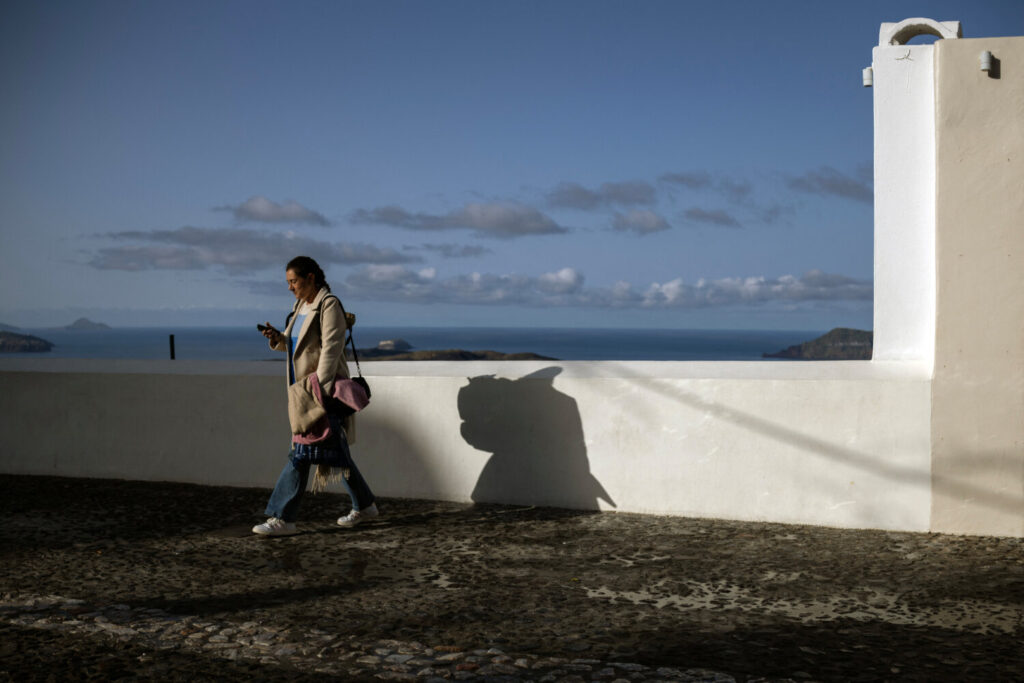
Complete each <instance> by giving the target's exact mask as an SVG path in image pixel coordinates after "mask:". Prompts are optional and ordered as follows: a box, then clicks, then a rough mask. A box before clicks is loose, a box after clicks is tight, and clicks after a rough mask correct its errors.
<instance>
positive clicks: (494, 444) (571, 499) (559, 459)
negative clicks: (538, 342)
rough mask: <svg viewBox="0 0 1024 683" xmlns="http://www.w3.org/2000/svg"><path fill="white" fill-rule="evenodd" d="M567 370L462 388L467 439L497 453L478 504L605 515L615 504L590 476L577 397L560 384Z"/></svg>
mask: <svg viewBox="0 0 1024 683" xmlns="http://www.w3.org/2000/svg"><path fill="white" fill-rule="evenodd" d="M561 372H562V368H559V367H550V368H544V369H543V370H538V371H537V372H534V373H532V374H529V375H527V376H525V377H521V378H520V379H516V380H510V379H500V378H497V377H494V376H493V375H483V376H480V377H470V378H469V384H467V385H466V386H464V387H463V388H462V389H460V390H459V397H458V403H459V415H460V416H461V418H462V438H464V439H465V440H466V443H468V444H469V445H470V446H472V447H473V448H476V449H478V450H481V451H488V452H490V453H493V455H492V456H491V458H490V460H488V461H487V464H486V465H485V466H484V469H483V471H482V472H481V473H480V478H479V479H478V480H477V483H476V487H475V488H474V489H473V493H472V496H471V498H472V499H473V502H476V503H510V504H521V505H522V504H525V505H545V506H553V507H564V508H574V509H577V510H598V509H600V508H599V506H598V502H597V501H598V499H600V500H604V501H605V502H607V503H608V504H609V505H611V506H612V507H615V502H614V501H613V500H612V498H611V496H609V495H608V492H607V491H605V490H604V487H603V486H601V483H600V482H599V481H598V480H597V479H595V478H594V476H593V475H592V474H591V473H590V461H589V460H588V459H587V447H586V444H585V443H584V441H583V423H582V421H581V419H580V411H579V408H578V407H577V406H576V400H575V399H573V398H572V397H571V396H567V395H566V394H563V393H562V392H560V391H558V390H557V389H555V387H554V378H555V377H556V376H558V375H559V374H560V373H561Z"/></svg>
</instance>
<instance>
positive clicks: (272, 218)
mask: <svg viewBox="0 0 1024 683" xmlns="http://www.w3.org/2000/svg"><path fill="white" fill-rule="evenodd" d="M214 210H215V211H230V212H232V213H233V214H234V215H235V218H236V219H238V220H239V221H254V222H257V223H308V224H310V225H321V226H327V225H330V222H329V221H328V220H327V219H326V218H324V216H323V214H320V213H318V212H316V211H313V210H312V209H307V208H306V207H305V206H303V205H302V204H299V203H298V202H296V201H293V200H290V199H289V200H288V201H285V202H282V203H280V204H278V203H277V202H274V201H271V200H270V199H267V198H266V197H264V196H262V195H257V196H255V197H250V198H249V199H247V200H245V201H244V202H242V203H241V204H239V205H238V206H221V207H217V208H216V209H214Z"/></svg>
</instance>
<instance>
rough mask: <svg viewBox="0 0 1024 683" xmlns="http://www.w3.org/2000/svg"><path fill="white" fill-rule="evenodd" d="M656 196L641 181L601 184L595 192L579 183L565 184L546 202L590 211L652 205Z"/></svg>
mask: <svg viewBox="0 0 1024 683" xmlns="http://www.w3.org/2000/svg"><path fill="white" fill-rule="evenodd" d="M656 194H657V193H656V191H655V189H654V186H653V185H651V184H650V183H647V182H644V181H642V180H630V181H624V182H617V183H602V184H601V186H600V187H598V188H597V189H596V190H590V189H587V188H585V187H583V186H582V185H580V184H579V183H570V182H565V183H561V184H560V185H558V187H556V188H555V189H554V190H551V191H550V192H548V195H547V202H548V204H549V205H551V206H558V207H563V208H569V209H585V210H590V209H596V208H599V207H602V206H609V205H619V206H636V205H648V204H653V203H654V202H655V201H656V198H657V197H656Z"/></svg>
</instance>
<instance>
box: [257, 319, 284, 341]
mask: <svg viewBox="0 0 1024 683" xmlns="http://www.w3.org/2000/svg"><path fill="white" fill-rule="evenodd" d="M263 325H264V327H265V329H263V330H261V332H260V333H261V334H262V335H263V336H264V337H266V338H267V339H269V340H270V341H272V342H277V341H278V340H279V339H281V337H282V336H283V335H282V334H281V333H280V332H278V331H277V330H276V329H274V326H273V325H271V324H270V322H269V321H268V322H265V323H263Z"/></svg>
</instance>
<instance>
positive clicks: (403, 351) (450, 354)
mask: <svg viewBox="0 0 1024 683" xmlns="http://www.w3.org/2000/svg"><path fill="white" fill-rule="evenodd" d="M413 348H414V347H413V345H412V344H410V343H409V342H407V341H406V340H404V339H383V340H381V341H379V342H378V343H377V348H375V349H359V358H360V360H367V361H372V360H558V359H557V358H550V357H548V356H541V355H538V354H536V353H502V352H500V351H465V350H463V349H444V350H435V351H413V350H412V349H413ZM346 355H347V356H348V358H349V360H351V359H352V352H351V351H346Z"/></svg>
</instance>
